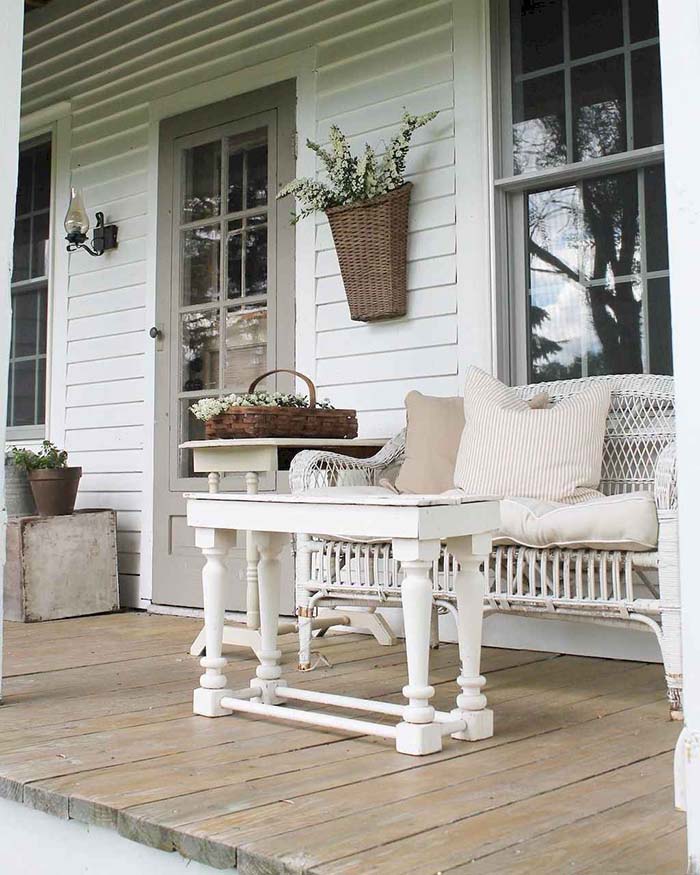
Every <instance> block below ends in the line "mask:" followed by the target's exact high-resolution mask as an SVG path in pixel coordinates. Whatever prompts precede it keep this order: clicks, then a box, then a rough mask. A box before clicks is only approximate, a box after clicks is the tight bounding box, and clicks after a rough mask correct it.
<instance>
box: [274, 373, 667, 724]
mask: <svg viewBox="0 0 700 875" xmlns="http://www.w3.org/2000/svg"><path fill="white" fill-rule="evenodd" d="M592 380H604V381H605V382H607V383H608V384H609V386H610V389H611V396H612V401H611V407H610V412H609V414H608V420H607V427H606V436H605V444H604V455H603V468H602V480H601V483H600V490H601V491H602V492H604V493H605V494H608V495H614V494H620V493H626V492H633V491H638V490H646V491H649V492H652V493H653V495H654V498H655V501H656V507H657V514H658V520H659V541H658V548H657V550H656V551H654V552H628V551H596V550H582V549H565V548H560V549H532V548H529V547H522V546H500V547H495V548H494V550H493V552H492V554H491V561H490V568H489V574H488V580H487V584H486V593H485V613H490V612H494V611H503V612H509V613H511V614H519V615H526V616H537V617H545V618H547V617H554V618H559V619H567V620H573V621H587V622H593V623H599V624H605V625H621V626H627V627H636V628H646V629H650V630H652V631H653V632H654V633H655V634H656V637H657V639H658V641H659V645H660V647H661V654H662V657H663V662H664V667H665V672H666V681H667V685H668V696H669V701H670V707H671V715H672V716H673V717H675V718H680V717H681V716H682V704H681V694H682V675H681V652H680V648H681V644H680V586H679V579H678V528H677V492H676V456H675V444H674V439H675V416H674V394H673V380H672V378H671V377H663V376H653V375H645V374H635V375H624V376H603V377H588V378H584V379H579V380H567V381H561V382H555V383H538V384H534V385H530V386H522V387H518V392H519V394H520V396H521V397H522V398H524V399H527V398H530V397H532V396H534V395H536V394H538V393H540V392H547V393H548V394H549V396H550V398H551V399H552V402H553V403H557V402H558V401H560V400H561V399H562V398H565V397H566V396H568V395H570V394H571V393H573V392H579V391H580V390H581V389H583V388H585V387H586V386H587V385H590V381H592ZM403 450H404V433H403V432H401V433H400V434H398V435H397V436H396V437H394V438H393V439H392V440H390V441H389V442H388V443H387V444H386V445H385V446H384V447H383V448H382V449H381V450H380V452H378V453H377V454H376V455H375V456H373V457H371V458H369V459H364V460H362V459H354V458H349V457H346V456H342V455H340V454H337V453H331V452H322V451H305V452H303V453H300V454H299V455H297V456H296V458H295V459H294V461H293V463H292V468H291V486H292V490H293V491H295V492H296V491H302V490H305V489H309V488H315V487H328V486H336V485H352V486H356V485H367V486H371V485H377V484H378V483H379V481H380V480H381V479H383V478H389V479H393V477H394V476H395V474H396V471H397V469H398V465H399V464H400V462H401V460H402V457H403ZM455 567H456V563H455V559H454V557H452V556H450V555H449V554H447V553H446V551H444V552H443V554H442V556H441V557H440V559H439V561H438V562H436V563H435V567H434V570H433V590H434V600H435V604H436V607H437V609H438V610H441V611H446V610H449V611H452V612H454V610H455V608H454V597H453V594H452V580H453V575H454V569H455ZM400 585H401V583H400V580H399V576H398V574H397V566H396V563H395V562H394V561H393V558H392V556H391V545H390V544H387V543H348V542H340V541H330V540H326V539H323V538H319V537H314V538H307V537H304V538H303V539H302V538H300V539H299V540H298V544H297V613H298V615H299V618H300V622H299V629H300V639H301V640H300V664H301V665H305V666H308V665H309V660H310V644H311V624H310V622H308V618H310V617H311V616H313V615H314V614H315V613H316V612H317V610H318V609H319V608H321V607H325V608H329V607H336V608H337V607H338V606H352V605H355V606H360V605H363V606H365V607H369V608H372V607H377V606H382V605H398V604H399V603H400V594H399V588H400Z"/></svg>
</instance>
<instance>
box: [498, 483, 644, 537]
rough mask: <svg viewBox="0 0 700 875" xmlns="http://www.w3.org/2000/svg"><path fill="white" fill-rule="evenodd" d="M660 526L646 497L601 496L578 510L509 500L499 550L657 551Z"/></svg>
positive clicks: (635, 494)
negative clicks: (503, 546) (511, 547)
mask: <svg viewBox="0 0 700 875" xmlns="http://www.w3.org/2000/svg"><path fill="white" fill-rule="evenodd" d="M658 534H659V524H658V519H657V516H656V505H655V503H654V499H653V497H652V496H651V495H650V493H648V492H632V493H628V494H626V495H610V496H608V495H602V494H601V495H600V497H598V498H594V499H592V500H590V501H586V502H582V503H580V504H562V503H560V502H554V501H539V500H537V499H534V498H505V499H503V501H501V531H500V535H499V537H497V538H496V539H495V543H496V544H522V545H524V546H526V547H539V548H544V547H568V548H586V549H590V550H637V551H640V550H655V549H656V545H657V542H658Z"/></svg>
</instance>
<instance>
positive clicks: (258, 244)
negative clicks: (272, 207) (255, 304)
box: [245, 225, 267, 295]
mask: <svg viewBox="0 0 700 875" xmlns="http://www.w3.org/2000/svg"><path fill="white" fill-rule="evenodd" d="M245 292H246V295H264V294H266V293H267V227H266V226H264V225H259V226H257V227H253V228H250V227H249V228H248V229H247V230H246V235H245Z"/></svg>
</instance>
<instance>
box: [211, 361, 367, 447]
mask: <svg viewBox="0 0 700 875" xmlns="http://www.w3.org/2000/svg"><path fill="white" fill-rule="evenodd" d="M278 373H285V374H294V375H295V376H297V377H299V378H300V379H302V380H303V381H304V382H305V383H306V385H307V387H308V390H309V406H308V407H229V409H228V410H227V411H226V412H225V413H219V414H218V415H217V416H213V417H212V418H211V419H209V420H207V421H206V422H205V424H204V427H205V434H206V437H207V440H216V439H217V438H228V439H230V438H263V437H291V438H302V437H310V438H354V437H357V413H356V411H354V410H323V409H321V408H318V407H316V387H315V386H314V384H313V383H312V382H311V380H310V379H309V378H308V377H306V376H304V374H300V373H299V372H298V371H291V370H288V369H287V368H278V369H277V370H274V371H267V373H265V374H261V375H260V376H259V377H257V378H256V379H255V380H253V382H252V383H251V384H250V388H249V389H248V391H249V392H254V391H255V387H256V386H257V385H258V383H259V382H260V381H261V380H264V379H265V377H269V376H270V375H271V374H278Z"/></svg>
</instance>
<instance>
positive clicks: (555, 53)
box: [510, 0, 564, 76]
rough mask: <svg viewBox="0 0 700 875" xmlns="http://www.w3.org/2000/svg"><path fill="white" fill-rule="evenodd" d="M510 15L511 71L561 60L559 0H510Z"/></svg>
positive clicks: (544, 65) (539, 68) (518, 72)
mask: <svg viewBox="0 0 700 875" xmlns="http://www.w3.org/2000/svg"><path fill="white" fill-rule="evenodd" d="M510 15H511V47H512V48H511V50H512V58H511V65H512V69H513V74H514V75H516V76H517V75H518V74H520V73H530V72H532V71H534V70H541V69H542V68H543V67H551V66H553V65H554V64H561V62H562V61H563V60H564V43H563V38H562V26H563V23H562V9H561V0H511V4H510Z"/></svg>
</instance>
